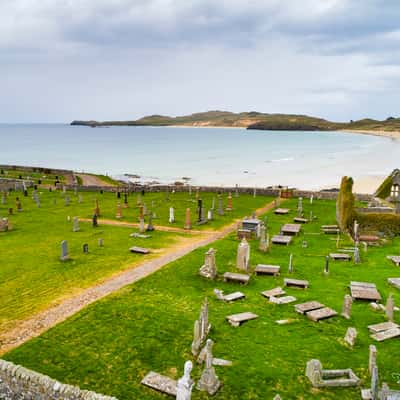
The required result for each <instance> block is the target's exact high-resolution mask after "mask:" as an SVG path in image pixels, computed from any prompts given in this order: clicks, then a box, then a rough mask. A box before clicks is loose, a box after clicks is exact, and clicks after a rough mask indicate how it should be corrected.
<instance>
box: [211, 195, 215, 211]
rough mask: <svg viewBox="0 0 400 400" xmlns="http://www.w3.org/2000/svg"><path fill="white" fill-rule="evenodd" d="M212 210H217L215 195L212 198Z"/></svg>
mask: <svg viewBox="0 0 400 400" xmlns="http://www.w3.org/2000/svg"><path fill="white" fill-rule="evenodd" d="M211 210H213V211H214V210H215V197H213V199H212V203H211Z"/></svg>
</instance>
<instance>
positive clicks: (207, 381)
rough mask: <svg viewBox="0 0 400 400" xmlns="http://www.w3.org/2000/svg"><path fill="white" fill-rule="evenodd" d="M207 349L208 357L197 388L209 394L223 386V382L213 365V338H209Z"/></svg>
mask: <svg viewBox="0 0 400 400" xmlns="http://www.w3.org/2000/svg"><path fill="white" fill-rule="evenodd" d="M206 346H207V351H206V359H205V366H204V370H203V372H202V374H201V378H200V380H199V382H198V383H197V389H199V390H200V391H205V392H207V393H208V394H209V395H211V396H212V395H214V394H215V393H216V392H217V391H218V389H219V387H220V386H221V382H220V381H219V379H218V376H217V375H216V373H215V369H214V367H213V354H212V346H213V341H212V340H211V339H208V340H207V344H206Z"/></svg>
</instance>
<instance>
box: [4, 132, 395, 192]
mask: <svg viewBox="0 0 400 400" xmlns="http://www.w3.org/2000/svg"><path fill="white" fill-rule="evenodd" d="M0 138H1V140H0V143H1V144H0V164H16V165H28V166H44V167H54V168H65V169H73V170H75V171H78V172H93V173H100V174H107V175H110V176H112V177H116V178H119V179H124V180H130V181H132V182H141V183H148V182H153V183H155V182H158V183H173V182H177V181H179V182H189V183H191V184H192V185H217V186H233V185H236V184H237V185H239V186H248V187H260V188H261V187H268V186H276V185H282V186H291V187H296V188H301V189H313V190H314V189H320V188H329V187H337V186H338V184H339V182H340V178H341V177H342V176H344V175H347V176H352V177H353V178H355V179H357V178H360V177H364V178H365V177H368V176H377V175H382V176H384V175H388V174H389V173H390V172H391V171H392V170H393V169H394V168H398V167H400V162H399V154H400V141H398V140H395V139H391V138H387V137H378V136H372V135H362V134H354V133H348V132H298V131H256V130H246V129H241V128H196V127H108V128H105V127H101V128H90V127H85V126H70V125H68V124H1V125H0Z"/></svg>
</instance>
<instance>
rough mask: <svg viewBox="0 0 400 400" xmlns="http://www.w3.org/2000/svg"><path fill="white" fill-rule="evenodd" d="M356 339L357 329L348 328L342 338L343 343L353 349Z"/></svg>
mask: <svg viewBox="0 0 400 400" xmlns="http://www.w3.org/2000/svg"><path fill="white" fill-rule="evenodd" d="M356 338H357V329H356V328H348V329H347V331H346V335H345V337H344V341H345V343H347V344H348V345H349V346H351V347H353V346H354V343H355V342H356Z"/></svg>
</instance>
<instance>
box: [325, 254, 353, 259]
mask: <svg viewBox="0 0 400 400" xmlns="http://www.w3.org/2000/svg"><path fill="white" fill-rule="evenodd" d="M329 257H330V258H331V259H332V260H339V261H350V260H351V255H350V254H346V253H330V254H329Z"/></svg>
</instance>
